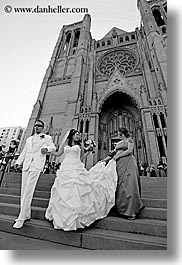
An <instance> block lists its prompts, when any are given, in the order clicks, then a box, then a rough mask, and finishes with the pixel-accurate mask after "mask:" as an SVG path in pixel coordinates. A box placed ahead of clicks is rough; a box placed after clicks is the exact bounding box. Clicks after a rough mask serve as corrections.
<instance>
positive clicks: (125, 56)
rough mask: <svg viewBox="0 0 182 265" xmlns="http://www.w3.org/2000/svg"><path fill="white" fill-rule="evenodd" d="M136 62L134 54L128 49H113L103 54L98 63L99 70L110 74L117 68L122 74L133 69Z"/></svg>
mask: <svg viewBox="0 0 182 265" xmlns="http://www.w3.org/2000/svg"><path fill="white" fill-rule="evenodd" d="M136 63H137V57H136V55H135V54H134V53H133V52H131V51H128V50H119V51H114V52H111V53H109V54H106V55H104V56H103V57H102V58H101V59H100V61H99V64H98V69H99V71H100V72H101V73H102V74H104V75H107V76H110V75H111V74H112V73H113V72H114V70H115V69H116V68H117V69H118V70H119V71H120V72H121V73H122V74H127V73H130V72H132V71H133V69H134V68H135V66H136Z"/></svg>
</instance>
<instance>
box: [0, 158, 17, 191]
mask: <svg viewBox="0 0 182 265" xmlns="http://www.w3.org/2000/svg"><path fill="white" fill-rule="evenodd" d="M18 156H19V155H17V154H15V155H6V154H5V155H3V156H1V157H0V186H1V184H2V181H3V178H4V175H5V173H6V172H11V171H12V170H13V171H14V172H17V171H15V170H14V167H13V166H11V164H12V162H13V160H16V159H17V158H18Z"/></svg>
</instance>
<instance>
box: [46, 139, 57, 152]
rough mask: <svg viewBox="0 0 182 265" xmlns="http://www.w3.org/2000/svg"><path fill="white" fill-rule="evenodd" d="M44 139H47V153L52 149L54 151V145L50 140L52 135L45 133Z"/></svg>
mask: <svg viewBox="0 0 182 265" xmlns="http://www.w3.org/2000/svg"><path fill="white" fill-rule="evenodd" d="M46 141H47V146H46V148H47V152H48V153H52V152H54V151H56V147H55V145H54V143H53V141H52V137H51V136H50V135H46Z"/></svg>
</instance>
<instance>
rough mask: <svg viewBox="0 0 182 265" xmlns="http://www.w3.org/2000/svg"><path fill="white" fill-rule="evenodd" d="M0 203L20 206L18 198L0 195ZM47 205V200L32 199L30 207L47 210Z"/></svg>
mask: <svg viewBox="0 0 182 265" xmlns="http://www.w3.org/2000/svg"><path fill="white" fill-rule="evenodd" d="M0 202H3V203H10V204H17V205H20V196H17V195H9V194H0ZM48 203H49V199H48V198H33V201H32V206H36V207H41V208H47V207H48Z"/></svg>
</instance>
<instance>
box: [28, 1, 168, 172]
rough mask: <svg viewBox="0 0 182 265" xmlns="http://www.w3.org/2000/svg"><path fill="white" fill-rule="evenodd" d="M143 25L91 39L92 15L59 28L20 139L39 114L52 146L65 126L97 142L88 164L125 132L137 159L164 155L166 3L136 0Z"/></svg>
mask: <svg viewBox="0 0 182 265" xmlns="http://www.w3.org/2000/svg"><path fill="white" fill-rule="evenodd" d="M137 7H138V9H139V12H140V14H141V25H140V28H136V29H135V31H132V32H126V31H124V30H122V29H119V28H116V27H113V28H112V29H111V30H110V31H109V32H108V33H107V34H106V35H105V36H104V37H103V38H102V39H100V40H95V39H93V38H92V36H91V32H90V26H91V17H90V15H88V14H86V15H85V16H84V18H83V20H82V21H80V22H76V23H74V24H71V25H66V26H63V27H62V29H61V31H60V34H59V37H58V40H57V43H56V46H55V48H54V51H53V54H52V57H51V60H50V63H49V66H48V69H47V71H46V74H45V77H44V79H43V82H42V85H41V89H40V92H39V95H38V99H37V102H36V104H35V105H34V108H33V111H32V114H31V117H30V120H29V123H28V127H27V130H26V135H25V139H26V138H27V137H28V136H30V135H31V134H32V130H33V125H34V122H35V120H36V119H42V120H43V121H44V122H45V123H46V124H47V127H46V131H47V133H49V134H50V135H52V138H53V140H54V143H55V144H56V145H57V147H58V146H59V144H60V141H61V137H62V135H64V134H65V133H66V132H67V131H68V130H69V129H71V128H76V129H78V130H79V131H80V133H81V137H82V139H83V140H84V139H94V140H95V141H96V143H97V147H96V151H95V153H94V154H93V155H92V156H90V159H89V160H88V161H87V166H88V167H90V166H91V165H93V164H94V163H96V162H97V161H98V160H100V159H102V158H104V157H105V156H106V155H107V154H108V152H109V151H110V150H112V149H113V147H114V144H115V143H116V142H117V141H118V140H119V139H118V133H117V132H118V129H119V128H120V127H126V128H128V129H129V131H130V134H131V135H132V137H133V139H134V141H135V150H134V155H135V157H136V159H137V161H138V162H142V163H147V164H154V165H156V164H158V162H159V159H160V158H163V159H164V160H166V159H167V147H166V145H167V30H166V25H167V2H166V1H165V0H150V1H147V0H138V1H137Z"/></svg>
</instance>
